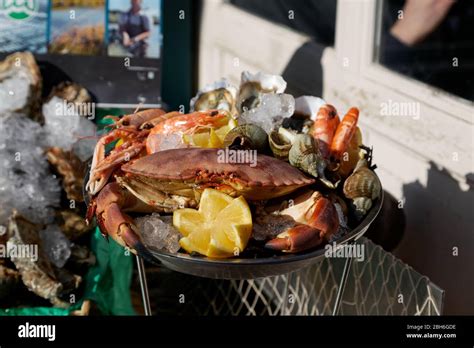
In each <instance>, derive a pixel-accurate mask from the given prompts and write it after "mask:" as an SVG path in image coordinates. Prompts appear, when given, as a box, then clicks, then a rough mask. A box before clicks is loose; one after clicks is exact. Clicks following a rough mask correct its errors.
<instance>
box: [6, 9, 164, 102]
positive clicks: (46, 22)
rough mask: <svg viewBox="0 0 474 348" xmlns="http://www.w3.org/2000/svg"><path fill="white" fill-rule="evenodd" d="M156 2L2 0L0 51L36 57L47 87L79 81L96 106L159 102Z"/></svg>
mask: <svg viewBox="0 0 474 348" xmlns="http://www.w3.org/2000/svg"><path fill="white" fill-rule="evenodd" d="M161 23H162V1H161V0H0V55H1V56H2V57H4V56H6V55H8V54H10V53H13V52H16V51H30V52H32V53H33V54H35V56H36V58H37V60H38V62H39V65H40V67H41V70H42V73H43V76H44V77H45V83H46V87H48V85H54V84H56V83H58V82H61V81H63V80H65V79H66V80H72V81H74V82H77V83H79V84H82V85H84V86H85V87H86V88H87V89H88V90H89V91H90V92H91V93H92V94H93V95H94V96H95V98H96V99H97V101H98V102H99V103H100V104H104V105H107V104H114V105H136V104H138V103H142V104H145V105H160V104H161V93H160V84H161V71H160V69H161V57H162V42H163V35H162V25H161Z"/></svg>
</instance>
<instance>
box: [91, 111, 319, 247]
mask: <svg viewBox="0 0 474 348" xmlns="http://www.w3.org/2000/svg"><path fill="white" fill-rule="evenodd" d="M224 117H226V115H225V114H222V113H221V112H219V111H215V110H211V111H206V112H195V113H191V114H188V115H182V114H179V113H170V114H164V112H162V111H161V110H147V111H144V112H141V113H136V114H132V115H127V116H125V117H123V118H121V119H120V120H119V121H117V122H116V124H115V125H116V129H114V130H113V131H112V132H110V133H109V134H107V135H105V136H104V137H102V138H101V139H100V140H99V142H98V144H97V147H96V150H95V153H94V157H93V161H92V168H91V172H90V179H89V181H88V183H87V189H88V191H89V193H90V194H92V195H93V196H94V197H93V199H92V201H91V203H90V205H89V209H88V214H87V220H88V221H90V220H91V219H92V218H93V216H95V217H96V219H97V222H98V225H99V228H100V230H101V231H102V233H103V234H104V235H110V236H112V237H113V238H114V239H115V240H116V241H117V242H118V243H120V244H121V245H123V246H126V247H129V248H130V249H131V250H132V251H135V250H136V249H139V248H140V249H142V246H143V245H142V242H141V239H140V236H139V233H138V232H137V228H136V226H135V225H134V223H133V220H132V219H131V218H130V216H128V215H127V214H126V213H124V212H125V211H130V212H142V213H149V212H152V211H158V212H171V211H174V210H176V209H178V208H180V207H195V206H197V205H198V204H199V200H200V194H201V192H202V191H203V190H204V189H205V188H209V187H211V188H215V189H217V190H220V191H223V192H225V193H227V194H229V195H231V196H240V195H242V196H244V197H245V198H246V199H247V200H266V199H270V198H275V197H279V196H283V195H286V194H288V193H291V192H293V191H295V190H297V189H298V188H300V187H303V186H307V185H310V184H312V183H313V182H314V179H311V178H309V177H307V176H306V175H304V174H303V173H301V172H300V171H299V170H298V169H296V168H294V167H292V166H291V165H290V164H288V163H286V162H283V161H280V160H278V159H276V158H273V157H270V156H265V155H261V154H258V155H256V156H257V157H256V165H254V163H252V165H250V164H249V163H229V161H222V158H221V156H220V153H219V151H223V150H220V149H204V148H177V149H169V150H164V151H161V148H160V144H162V141H163V136H166V135H168V134H173V135H175V134H189V133H192V132H197V131H199V130H200V129H202V128H203V127H204V128H205V127H212V126H214V125H216V124H217V123H221V121H222V119H223V118H224ZM117 138H121V139H122V144H121V145H119V146H118V147H116V148H115V149H114V150H112V152H111V153H110V154H109V155H108V156H106V152H105V145H106V144H108V143H111V142H112V141H114V140H116V139H117ZM127 160H128V161H127Z"/></svg>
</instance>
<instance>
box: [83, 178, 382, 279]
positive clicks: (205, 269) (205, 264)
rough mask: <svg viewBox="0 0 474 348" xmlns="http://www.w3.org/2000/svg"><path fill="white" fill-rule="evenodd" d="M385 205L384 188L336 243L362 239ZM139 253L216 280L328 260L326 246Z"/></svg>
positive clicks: (249, 276)
mask: <svg viewBox="0 0 474 348" xmlns="http://www.w3.org/2000/svg"><path fill="white" fill-rule="evenodd" d="M88 176H89V171H87V173H86V177H85V180H84V185H85V183H86V182H87V180H88ZM84 198H85V201H86V203H87V204H88V202H89V200H90V197H89V195H88V193H87V192H86V191H85V186H84ZM382 202H383V189H381V195H380V197H379V198H378V199H377V200H376V201H375V202H374V205H373V206H372V208H371V209H370V211H369V212H368V213H367V215H366V216H365V217H364V219H363V220H362V221H361V222H360V224H359V225H358V226H357V227H355V228H354V229H353V230H351V231H350V232H349V233H347V234H345V235H344V236H343V237H341V238H340V239H339V240H336V241H335V242H336V244H337V246H338V247H341V246H342V245H344V244H346V243H349V242H351V241H354V240H356V239H357V238H359V237H361V236H362V235H363V234H364V233H365V232H366V231H367V229H368V228H369V227H370V225H371V224H372V222H373V221H374V220H375V218H376V217H377V215H378V214H379V212H380V209H381V207H382ZM137 253H138V255H139V256H141V257H142V258H143V259H144V260H146V261H149V262H151V263H155V264H159V263H162V264H163V265H164V266H166V267H167V268H169V269H171V270H173V271H176V272H181V273H186V274H190V275H194V276H198V277H205V278H212V279H256V278H263V277H270V276H276V275H281V274H287V273H289V272H293V271H296V270H299V269H301V268H304V267H307V266H310V265H312V264H314V263H316V262H319V261H320V260H322V259H323V258H324V257H325V256H324V253H325V249H324V246H321V247H318V248H317V249H313V250H309V251H305V252H301V253H297V254H284V255H278V256H272V257H266V258H231V259H211V258H207V257H204V256H192V255H189V254H186V253H180V252H178V253H177V254H171V253H168V252H165V251H155V250H150V249H148V248H146V247H145V248H140V249H138V250H137Z"/></svg>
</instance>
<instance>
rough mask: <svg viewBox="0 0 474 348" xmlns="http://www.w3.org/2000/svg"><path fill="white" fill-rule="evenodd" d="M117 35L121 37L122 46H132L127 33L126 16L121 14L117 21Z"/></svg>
mask: <svg viewBox="0 0 474 348" xmlns="http://www.w3.org/2000/svg"><path fill="white" fill-rule="evenodd" d="M119 33H120V34H121V35H122V44H123V45H124V46H125V47H128V46H130V45H131V44H132V40H130V35H128V33H127V15H126V14H124V13H122V14H121V16H120V19H119Z"/></svg>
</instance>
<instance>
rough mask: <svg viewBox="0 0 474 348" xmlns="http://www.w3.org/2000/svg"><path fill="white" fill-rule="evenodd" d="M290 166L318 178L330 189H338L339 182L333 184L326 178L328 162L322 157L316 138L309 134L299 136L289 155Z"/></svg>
mask: <svg viewBox="0 0 474 348" xmlns="http://www.w3.org/2000/svg"><path fill="white" fill-rule="evenodd" d="M288 159H289V161H290V164H291V165H292V166H294V167H296V168H298V169H300V170H302V171H303V172H305V173H307V174H309V175H312V176H314V177H315V178H318V179H319V180H320V181H321V182H322V183H323V184H324V185H325V186H327V187H328V188H332V189H334V188H336V187H337V184H338V183H339V182H336V183H333V182H331V181H330V180H329V179H328V178H326V175H325V173H324V172H325V170H326V167H327V165H328V163H327V161H326V160H325V159H324V158H323V156H321V153H320V152H319V149H318V146H317V145H316V142H315V140H314V138H313V137H312V136H311V135H309V134H297V135H296V136H295V138H294V141H293V146H292V147H291V149H290V152H289V154H288Z"/></svg>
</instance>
